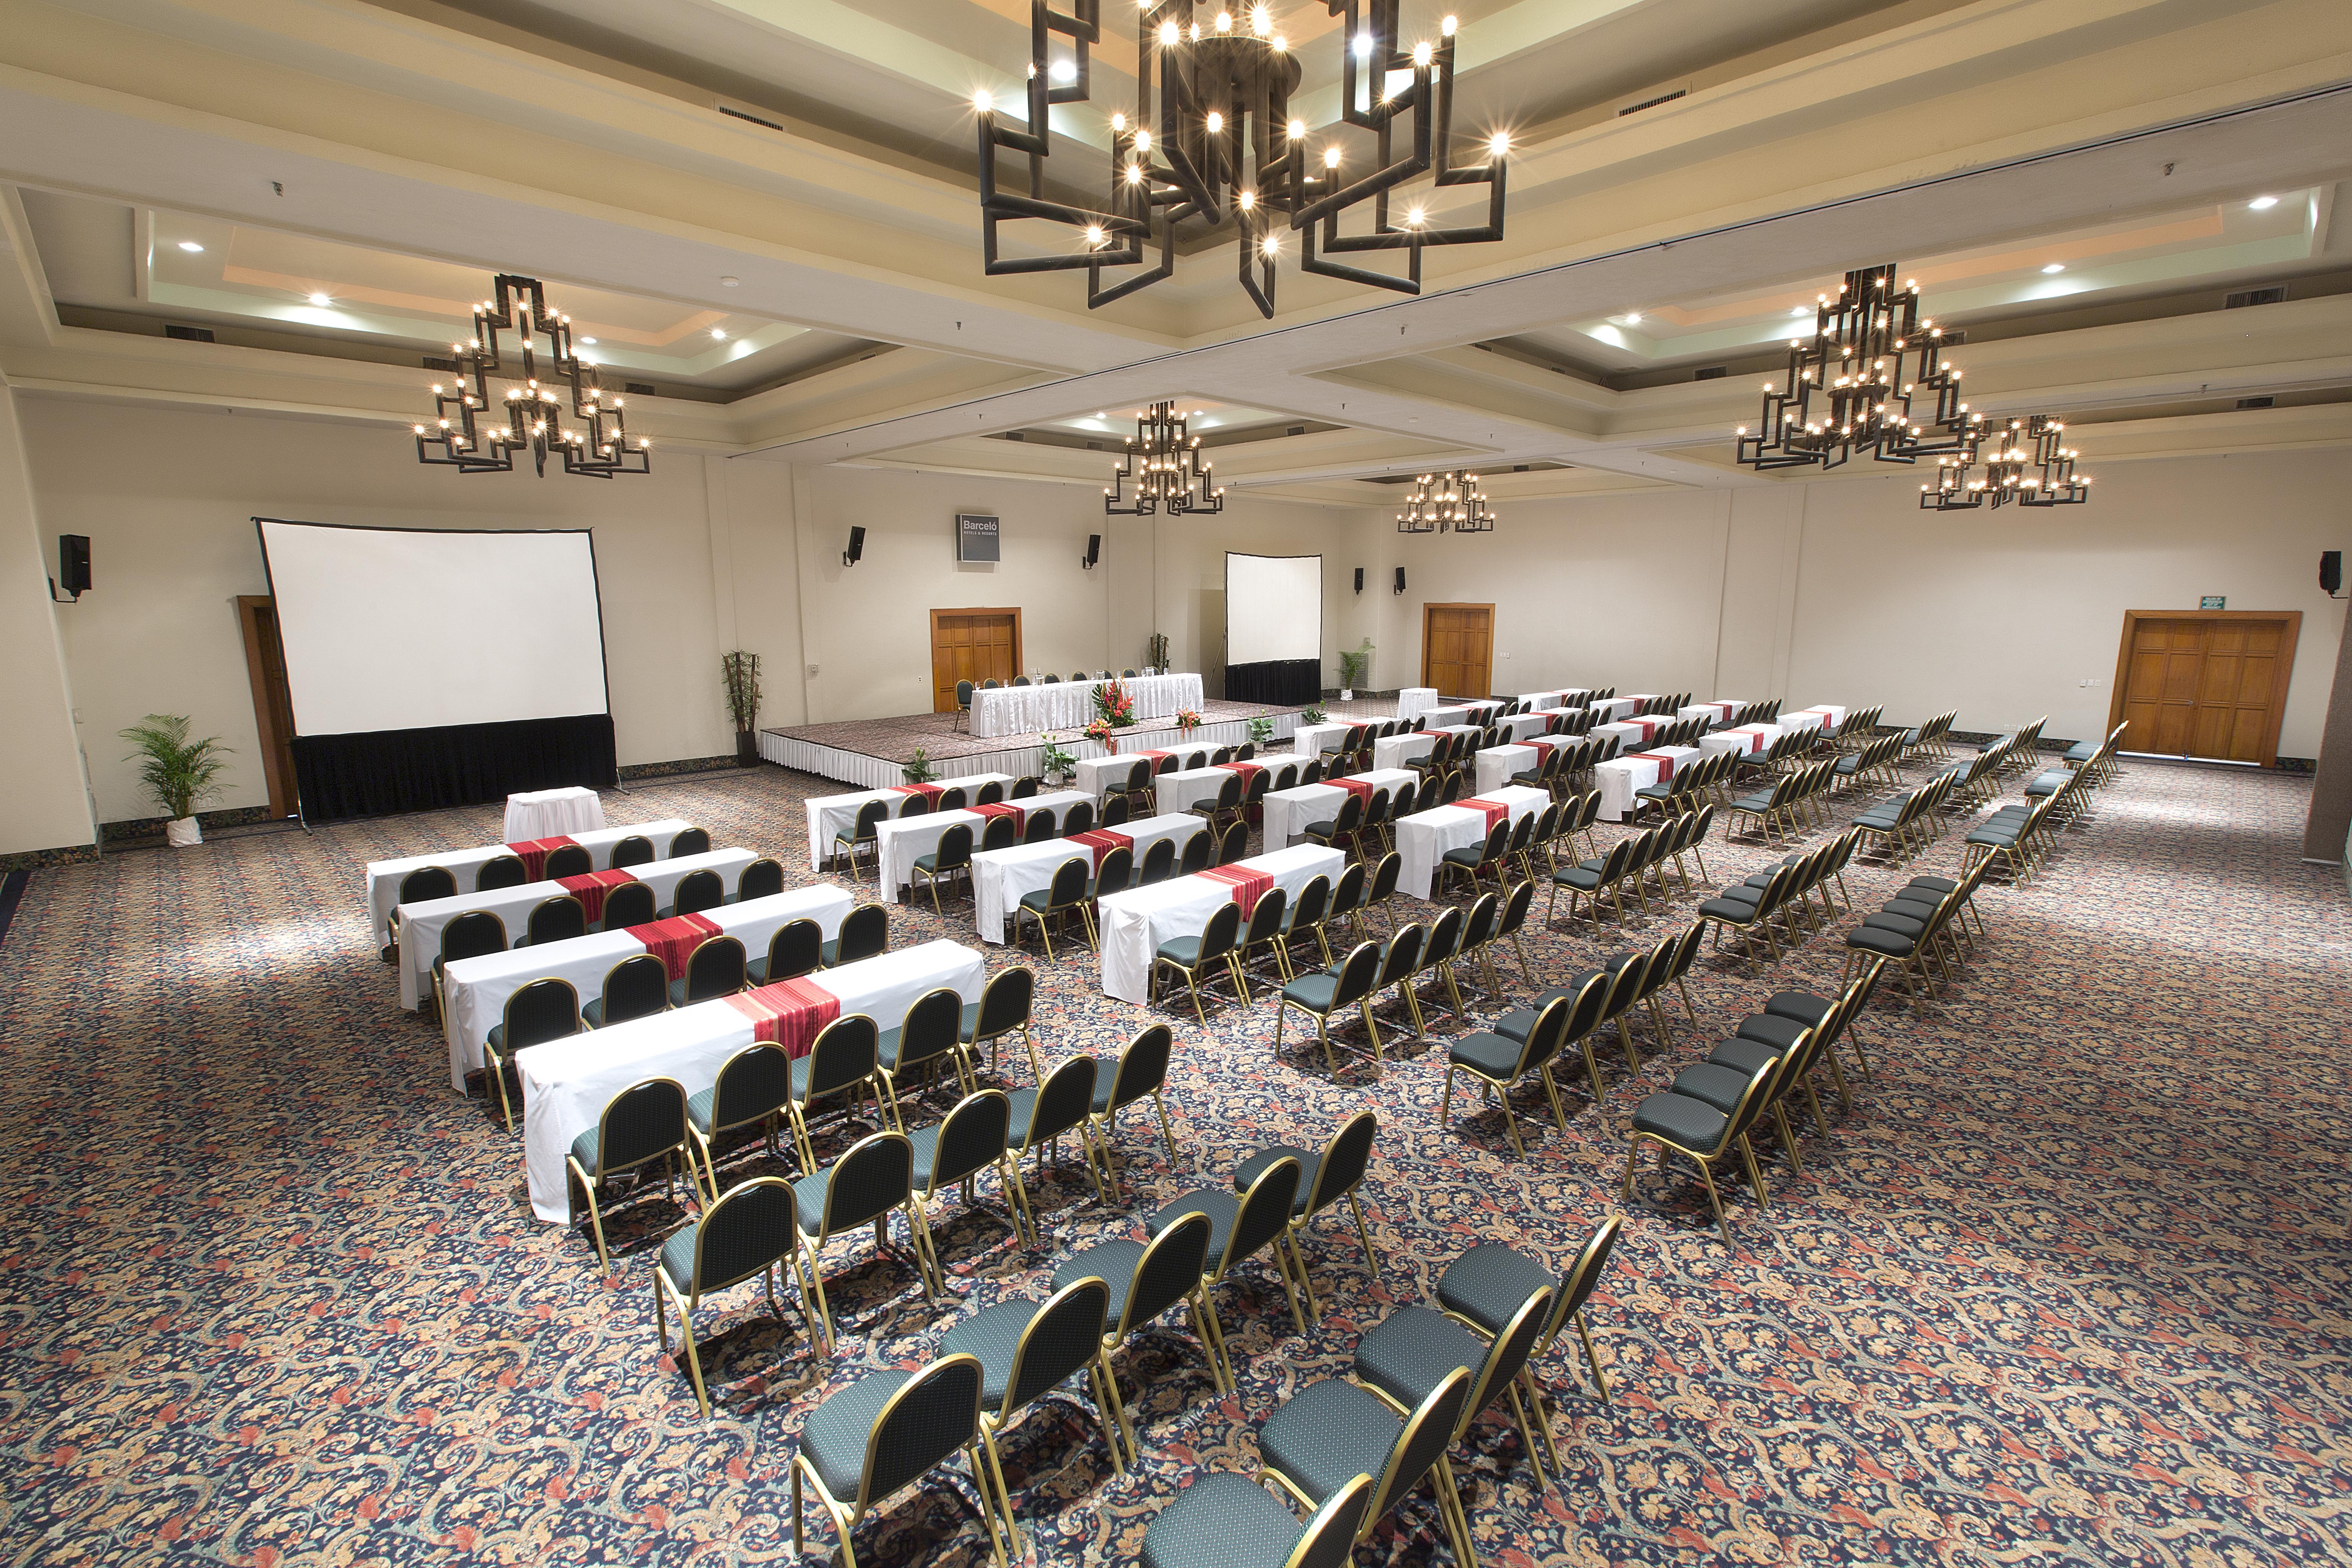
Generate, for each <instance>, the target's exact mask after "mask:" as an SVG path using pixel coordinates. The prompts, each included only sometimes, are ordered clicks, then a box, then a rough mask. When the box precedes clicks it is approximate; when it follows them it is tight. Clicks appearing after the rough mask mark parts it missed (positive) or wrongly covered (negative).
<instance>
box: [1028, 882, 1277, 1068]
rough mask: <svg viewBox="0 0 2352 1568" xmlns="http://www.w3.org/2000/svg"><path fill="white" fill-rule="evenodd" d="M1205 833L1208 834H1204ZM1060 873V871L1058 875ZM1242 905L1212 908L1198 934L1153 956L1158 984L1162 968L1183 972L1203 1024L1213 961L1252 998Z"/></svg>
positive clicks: (1239, 992)
mask: <svg viewBox="0 0 2352 1568" xmlns="http://www.w3.org/2000/svg"><path fill="white" fill-rule="evenodd" d="M1202 837H1206V836H1205V835H1203V836H1202ZM1058 875H1059V873H1056V876H1057V877H1058ZM1241 923H1242V907H1241V906H1240V905H1239V904H1236V903H1232V902H1226V903H1222V904H1219V905H1218V906H1217V907H1216V909H1215V910H1213V911H1212V912H1211V914H1210V916H1209V919H1208V921H1207V923H1206V924H1204V925H1203V926H1202V928H1201V932H1200V934H1199V935H1198V936H1177V937H1171V938H1169V939H1168V940H1167V941H1166V942H1161V943H1160V946H1159V949H1158V950H1157V951H1156V952H1153V954H1152V956H1151V981H1152V984H1153V985H1154V986H1155V987H1156V986H1157V984H1159V980H1160V971H1161V970H1162V969H1172V970H1174V971H1175V972H1176V973H1178V974H1180V975H1181V976H1183V979H1184V989H1185V992H1186V993H1187V994H1189V995H1190V996H1191V997H1192V1016H1193V1017H1194V1019H1195V1020H1197V1021H1198V1022H1199V1023H1200V1025H1201V1026H1202V1028H1206V1027H1207V1026H1208V1022H1209V1020H1208V1018H1207V1016H1206V1015H1204V1014H1203V1013H1202V1011H1201V984H1200V981H1201V976H1202V973H1205V972H1206V971H1207V970H1208V969H1209V968H1210V966H1211V965H1213V964H1219V963H1222V964H1223V965H1224V969H1225V974H1226V977H1227V978H1228V979H1230V980H1232V981H1233V983H1234V994H1235V996H1236V998H1237V999H1238V1000H1240V1001H1241V1002H1242V1003H1243V1004H1244V1005H1247V1003H1248V1001H1249V987H1248V985H1247V984H1246V983H1244V981H1243V979H1242V972H1241V958H1240V952H1241V937H1240V933H1241Z"/></svg>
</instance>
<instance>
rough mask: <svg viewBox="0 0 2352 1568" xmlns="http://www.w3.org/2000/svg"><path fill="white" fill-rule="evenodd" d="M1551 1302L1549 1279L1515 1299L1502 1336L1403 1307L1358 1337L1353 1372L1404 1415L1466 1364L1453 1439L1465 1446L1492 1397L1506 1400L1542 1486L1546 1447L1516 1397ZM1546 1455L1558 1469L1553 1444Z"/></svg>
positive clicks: (1427, 1311)
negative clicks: (1465, 1391) (1466, 1387)
mask: <svg viewBox="0 0 2352 1568" xmlns="http://www.w3.org/2000/svg"><path fill="white" fill-rule="evenodd" d="M1552 1300H1553V1290H1552V1285H1551V1281H1550V1280H1549V1279H1546V1280H1544V1281H1543V1282H1541V1283H1540V1284H1538V1285H1537V1286H1535V1287H1534V1289H1530V1290H1529V1291H1528V1292H1527V1294H1526V1295H1525V1296H1523V1297H1521V1298H1520V1300H1519V1302H1518V1304H1517V1309H1516V1310H1514V1311H1513V1312H1512V1314H1511V1317H1510V1319H1509V1321H1507V1323H1506V1324H1505V1325H1504V1328H1503V1331H1501V1332H1500V1333H1497V1334H1495V1335H1493V1336H1491V1337H1486V1338H1481V1337H1480V1336H1478V1335H1476V1334H1474V1333H1472V1332H1471V1331H1469V1329H1467V1328H1466V1327H1465V1326H1464V1325H1463V1324H1461V1323H1459V1322H1457V1321H1454V1319H1453V1318H1452V1317H1450V1316H1449V1315H1447V1314H1446V1313H1444V1312H1443V1311H1440V1310H1438V1309H1436V1308H1434V1307H1423V1306H1420V1305H1418V1304H1415V1305H1411V1306H1405V1307H1400V1308H1398V1309H1397V1310H1395V1311H1393V1312H1391V1313H1390V1314H1389V1315H1388V1316H1387V1317H1385V1318H1383V1319H1381V1321H1379V1322H1378V1323H1376V1324H1374V1325H1373V1326H1372V1329H1371V1331H1370V1332H1369V1333H1367V1334H1365V1335H1364V1337H1363V1338H1362V1339H1360V1340H1359V1341H1358V1342H1357V1343H1356V1357H1355V1373H1356V1376H1357V1378H1358V1380H1359V1381H1360V1383H1361V1384H1363V1386H1365V1387H1367V1388H1370V1390H1371V1391H1372V1392H1373V1393H1374V1394H1378V1395H1379V1396H1380V1397H1381V1399H1382V1400H1384V1401H1386V1402H1387V1403H1388V1405H1389V1406H1390V1407H1391V1409H1393V1410H1394V1411H1395V1412H1396V1413H1397V1414H1398V1415H1408V1414H1410V1413H1411V1412H1412V1409H1413V1407H1414V1406H1415V1405H1419V1404H1420V1403H1421V1402H1422V1400H1423V1399H1425V1398H1427V1397H1428V1396H1429V1394H1430V1392H1431V1390H1432V1389H1433V1387H1434V1386H1435V1385H1436V1384H1438V1383H1439V1382H1440V1381H1442V1379H1443V1378H1444V1377H1448V1376H1453V1375H1455V1374H1456V1373H1459V1372H1460V1371H1461V1370H1462V1369H1463V1368H1465V1367H1467V1368H1470V1369H1471V1370H1473V1371H1474V1372H1475V1373H1476V1374H1477V1375H1476V1377H1475V1380H1474V1381H1473V1383H1472V1384H1471V1387H1470V1394H1469V1396H1468V1397H1467V1398H1465V1400H1464V1401H1463V1402H1462V1413H1461V1415H1460V1416H1459V1417H1457V1418H1456V1420H1455V1422H1454V1442H1455V1443H1457V1444H1465V1445H1466V1444H1467V1443H1468V1442H1469V1439H1470V1432H1471V1428H1472V1427H1473V1426H1476V1425H1477V1422H1478V1418H1479V1417H1480V1416H1482V1415H1485V1414H1486V1412H1487V1411H1488V1410H1489V1409H1491V1408H1493V1406H1494V1405H1495V1402H1496V1400H1498V1399H1508V1400H1509V1401H1510V1407H1511V1410H1510V1413H1511V1415H1512V1417H1513V1418H1514V1420H1515V1421H1516V1422H1517V1426H1518V1429H1519V1441H1520V1442H1521V1443H1522V1444H1523V1445H1524V1446H1525V1447H1526V1449H1527V1455H1528V1468H1531V1469H1532V1470H1534V1472H1535V1476H1536V1479H1537V1481H1538V1484H1541V1483H1543V1482H1544V1480H1545V1479H1546V1478H1545V1475H1544V1466H1543V1455H1544V1449H1543V1448H1542V1447H1538V1446H1537V1443H1536V1430H1535V1425H1531V1424H1530V1423H1529V1421H1528V1407H1527V1402H1526V1401H1525V1400H1523V1399H1521V1398H1520V1397H1519V1384H1520V1376H1521V1374H1522V1373H1525V1372H1526V1371H1527V1367H1528V1358H1529V1357H1530V1356H1532V1355H1533V1354H1534V1352H1535V1348H1536V1344H1537V1342H1538V1341H1539V1340H1540V1339H1541V1338H1542V1335H1543V1328H1544V1323H1545V1322H1546V1321H1547V1320H1549V1318H1550V1316H1551V1308H1552ZM1535 1420H1536V1424H1537V1425H1540V1424H1542V1422H1543V1416H1542V1414H1541V1412H1540V1411H1538V1413H1537V1415H1536V1418H1535ZM1544 1437H1545V1442H1546V1444H1547V1446H1549V1442H1550V1437H1551V1434H1550V1433H1549V1431H1546V1432H1545V1434H1544ZM1551 1458H1552V1463H1553V1465H1554V1467H1555V1468H1558V1467H1559V1449H1558V1448H1557V1447H1554V1448H1552V1449H1551Z"/></svg>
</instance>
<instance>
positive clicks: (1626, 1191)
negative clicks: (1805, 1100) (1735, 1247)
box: [1619, 1057, 1783, 1247]
mask: <svg viewBox="0 0 2352 1568" xmlns="http://www.w3.org/2000/svg"><path fill="white" fill-rule="evenodd" d="M1782 1060H1783V1058H1780V1057H1774V1058H1770V1059H1769V1060H1768V1061H1766V1062H1765V1063H1764V1065H1763V1066H1762V1067H1761V1068H1759V1069H1757V1071H1756V1072H1754V1073H1753V1074H1752V1075H1750V1076H1749V1078H1748V1087H1747V1088H1746V1089H1744V1090H1742V1091H1741V1093H1740V1096H1739V1099H1738V1101H1737V1103H1736V1104H1735V1105H1734V1106H1733V1107H1732V1109H1731V1110H1730V1111H1728V1112H1725V1111H1722V1110H1717V1109H1716V1108H1715V1107H1714V1106H1712V1105H1709V1104H1708V1103H1707V1102H1706V1101H1705V1100H1695V1099H1693V1098H1692V1097H1690V1096H1689V1095H1685V1094H1676V1093H1675V1092H1674V1091H1673V1090H1672V1089H1668V1090H1665V1091H1664V1092H1663V1093H1659V1094H1653V1095H1651V1096H1649V1097H1648V1098H1646V1099H1644V1100H1643V1101H1642V1103H1641V1104H1639V1105H1637V1106H1635V1107H1634V1108H1633V1126H1632V1129H1631V1131H1630V1132H1629V1133H1628V1134H1627V1137H1626V1142H1625V1180H1624V1184H1623V1186H1622V1191H1621V1193H1620V1194H1619V1195H1620V1196H1621V1197H1622V1199H1624V1200H1625V1201H1627V1202H1631V1201H1632V1199H1633V1167H1634V1164H1635V1163H1636V1162H1637V1161H1638V1160H1639V1159H1640V1157H1641V1152H1642V1145H1643V1144H1644V1143H1652V1144H1655V1145H1656V1146H1657V1149H1658V1155H1659V1163H1660V1164H1661V1165H1663V1164H1664V1163H1665V1156H1666V1155H1667V1154H1668V1153H1669V1152H1672V1153H1678V1154H1682V1155H1684V1156H1685V1157H1686V1158H1688V1159H1689V1160H1690V1162H1691V1163H1693V1164H1695V1165H1696V1166H1697V1167H1698V1172H1699V1175H1700V1177H1701V1179H1702V1180H1704V1181H1705V1182H1706V1198H1707V1202H1708V1203H1709V1204H1710V1205H1713V1206H1714V1209H1715V1223H1716V1225H1717V1227H1718V1228H1719V1229H1720V1230H1721V1231H1722V1233H1723V1245H1724V1246H1725V1247H1730V1246H1731V1245H1732V1241H1731V1221H1730V1220H1729V1219H1727V1217H1725V1215H1724V1212H1723V1198H1722V1195H1721V1194H1719V1193H1718V1192H1717V1190H1716V1184H1715V1166H1716V1164H1717V1162H1719V1161H1723V1160H1727V1159H1729V1158H1730V1157H1731V1156H1732V1155H1734V1154H1737V1155H1738V1157H1739V1159H1740V1161H1741V1163H1743V1164H1745V1165H1746V1166H1747V1168H1748V1181H1749V1182H1750V1183H1751V1184H1753V1186H1754V1187H1755V1191H1756V1200H1757V1202H1758V1204H1759V1205H1761V1204H1763V1203H1765V1202H1766V1201H1767V1200H1766V1196H1765V1192H1764V1173H1763V1172H1761V1171H1760V1170H1759V1169H1758V1168H1757V1164H1756V1152H1755V1150H1754V1149H1752V1148H1750V1147H1749V1146H1748V1129H1749V1127H1751V1126H1752V1125H1754V1123H1755V1121H1756V1118H1757V1117H1759V1116H1760V1115H1762V1114H1763V1111H1764V1108H1765V1107H1766V1106H1768V1105H1769V1104H1770V1103H1771V1101H1772V1099H1773V1096H1774V1094H1775V1093H1776V1092H1777V1089H1778V1079H1779V1078H1780V1068H1781V1063H1782Z"/></svg>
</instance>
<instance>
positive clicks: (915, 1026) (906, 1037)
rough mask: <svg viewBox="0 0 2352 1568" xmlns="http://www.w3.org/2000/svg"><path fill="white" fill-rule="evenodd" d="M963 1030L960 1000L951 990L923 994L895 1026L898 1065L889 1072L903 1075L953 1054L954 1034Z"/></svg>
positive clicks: (940, 987) (938, 988)
mask: <svg viewBox="0 0 2352 1568" xmlns="http://www.w3.org/2000/svg"><path fill="white" fill-rule="evenodd" d="M962 1026H963V998H962V997H961V996H959V995H957V994H955V992H954V990H953V989H951V988H950V987H948V986H945V985H941V986H939V987H937V988H935V989H933V990H929V991H926V992H924V993H923V994H921V995H920V996H918V997H916V998H915V1005H913V1006H911V1007H909V1008H908V1009H907V1016H906V1018H905V1019H904V1020H903V1021H901V1022H900V1024H899V1025H898V1066H896V1067H894V1068H891V1069H890V1070H891V1071H892V1072H894V1073H904V1072H906V1070H907V1069H908V1068H912V1067H919V1066H920V1065H921V1064H923V1063H924V1062H928V1061H932V1060H935V1059H937V1058H940V1057H945V1056H950V1055H951V1054H953V1052H954V1050H955V1048H956V1033H957V1031H958V1030H959V1029H961V1027H962Z"/></svg>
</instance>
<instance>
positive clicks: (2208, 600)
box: [2197, 594, 2230, 610]
mask: <svg viewBox="0 0 2352 1568" xmlns="http://www.w3.org/2000/svg"><path fill="white" fill-rule="evenodd" d="M2197 607H2198V608H2199V609H2200V610H2226V609H2228V608H2229V607H2230V596H2229V595H2227V594H2208V595H2205V596H2204V597H2203V598H2202V599H2200V600H2199V601H2198V602H2197Z"/></svg>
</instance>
